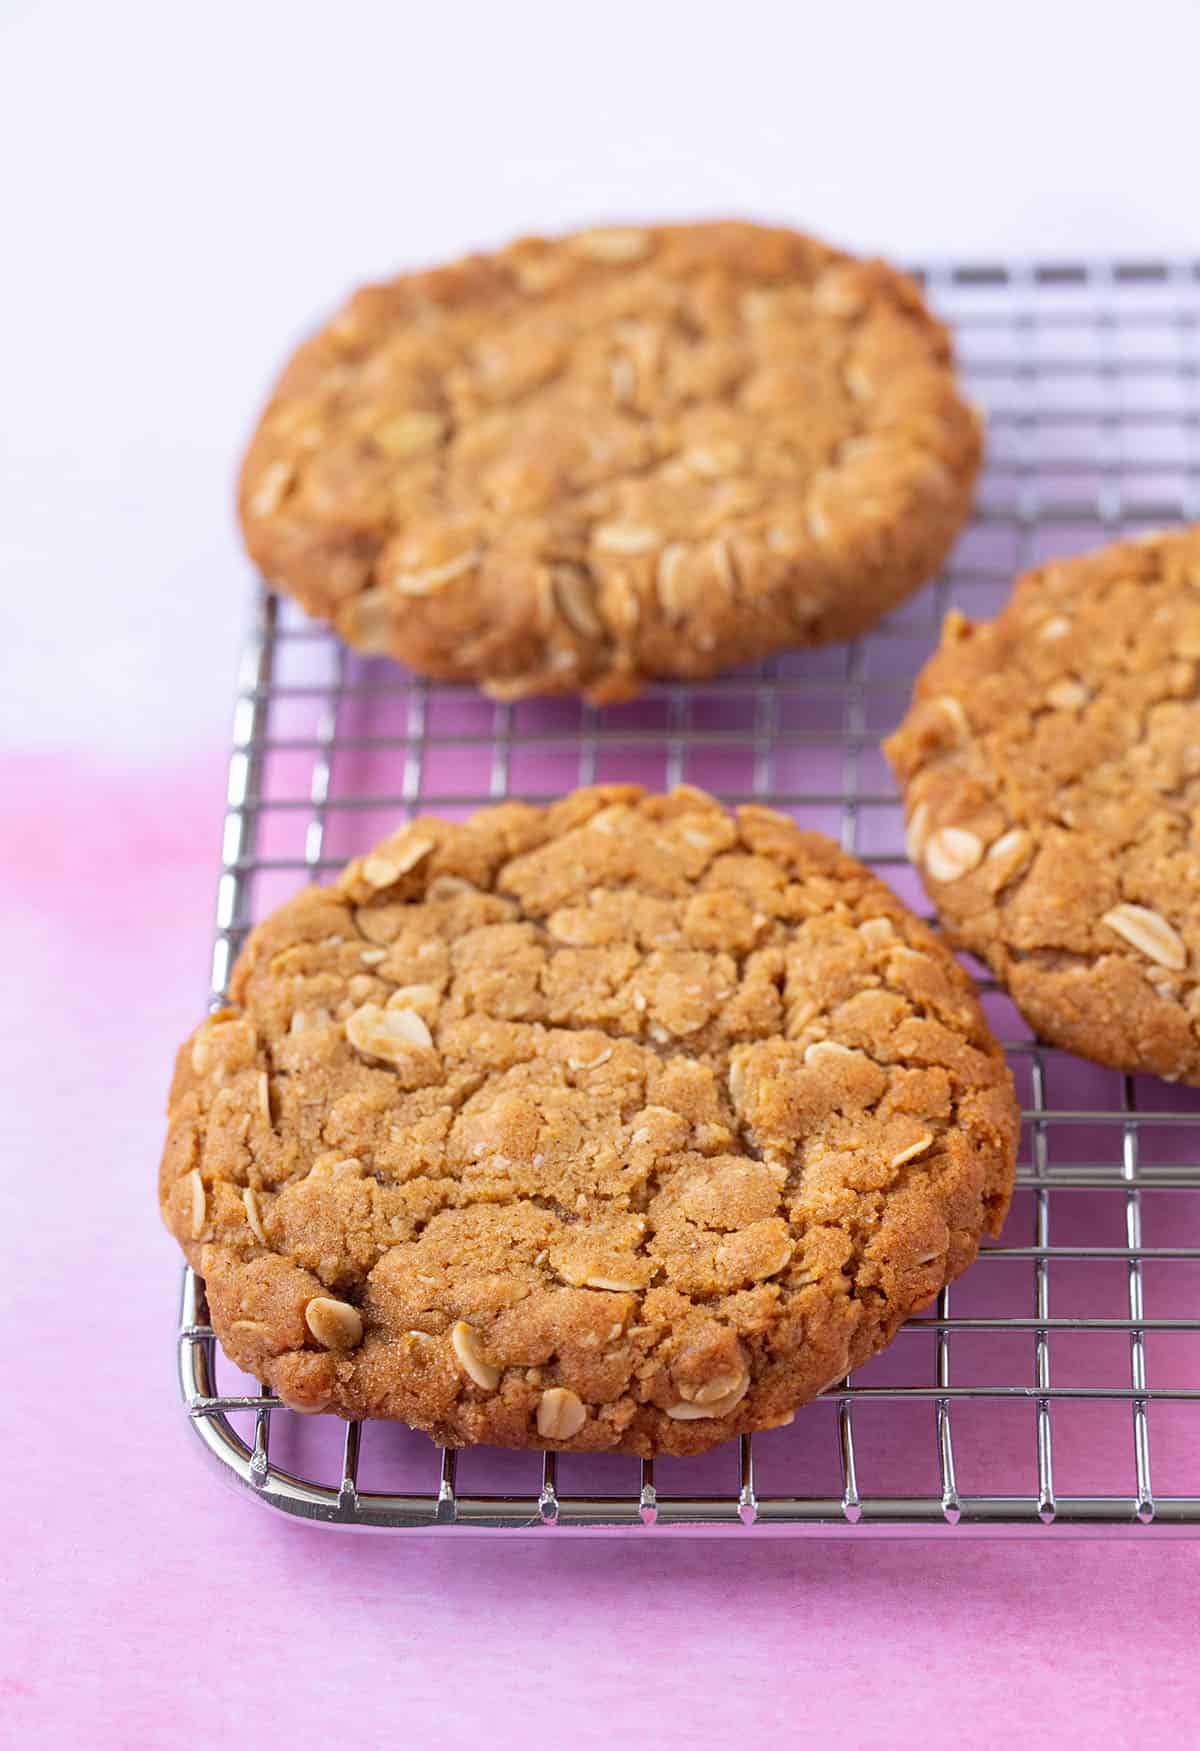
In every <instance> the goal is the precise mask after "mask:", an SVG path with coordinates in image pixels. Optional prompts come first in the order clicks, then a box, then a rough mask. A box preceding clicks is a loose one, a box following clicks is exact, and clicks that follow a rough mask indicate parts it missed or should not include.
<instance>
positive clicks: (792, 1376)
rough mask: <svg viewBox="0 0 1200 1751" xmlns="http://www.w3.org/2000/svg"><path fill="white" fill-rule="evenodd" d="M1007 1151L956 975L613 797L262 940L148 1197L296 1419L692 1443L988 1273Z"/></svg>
mask: <svg viewBox="0 0 1200 1751" xmlns="http://www.w3.org/2000/svg"><path fill="white" fill-rule="evenodd" d="M1016 1131H1017V1114H1016V1109H1015V1105H1014V1100H1013V1092H1012V1086H1011V1080H1010V1078H1009V1075H1008V1072H1007V1069H1006V1067H1005V1064H1004V1061H1003V1058H1002V1056H1001V1053H1000V1050H999V1048H998V1046H997V1045H996V1043H995V1041H994V1040H993V1039H992V1037H991V1035H990V1034H989V1032H988V1030H987V1028H986V1026H985V1024H984V1021H983V1018H982V1015H981V1013H980V1010H979V1005H978V1003H977V1001H976V998H975V995H974V991H973V988H972V986H971V983H970V981H969V979H968V978H967V976H966V974H965V973H964V972H963V971H962V970H961V968H960V967H959V966H958V965H957V963H956V962H955V961H954V960H953V959H952V958H951V956H950V954H949V953H948V951H947V950H946V949H945V948H943V947H942V946H941V945H940V943H939V942H938V941H937V939H936V938H935V937H934V936H933V935H932V934H931V933H930V931H929V930H927V929H926V928H925V926H924V925H922V924H921V923H920V922H919V921H918V920H916V919H915V918H913V917H912V916H911V915H910V914H909V913H908V912H907V911H906V910H905V908H904V907H903V906H902V905H901V904H900V902H899V901H898V900H897V899H896V897H895V896H894V895H893V894H892V893H891V892H890V891H889V890H888V889H887V888H885V887H884V886H883V885H882V884H881V883H880V882H879V881H877V880H876V879H875V878H874V877H873V876H872V875H871V874H870V873H869V872H868V871H867V870H865V869H864V868H862V866H861V865H860V864H858V863H856V862H855V861H854V860H853V859H851V858H849V857H847V856H846V855H845V854H844V853H843V852H842V851H840V850H839V849H838V848H837V847H836V846H835V845H834V844H832V843H831V842H830V841H829V840H827V839H825V838H823V837H821V836H820V835H818V834H813V833H804V832H801V831H799V830H798V829H797V827H796V826H795V825H794V824H793V823H792V822H791V821H790V820H788V819H787V818H786V817H784V816H781V815H777V814H774V813H773V812H772V811H770V810H769V809H763V808H745V809H742V810H740V811H739V812H738V814H737V816H736V818H734V817H731V816H730V815H728V814H727V813H725V811H724V810H723V809H722V808H721V807H720V806H719V805H718V804H717V803H716V802H714V801H713V799H712V798H710V797H708V796H705V795H704V794H703V793H701V792H699V791H695V790H689V789H682V790H677V791H675V792H673V793H672V794H671V795H669V796H666V797H662V796H646V795H645V794H644V793H643V792H642V791H641V790H639V789H637V788H636V787H631V786H610V787H601V788H596V789H589V790H583V791H578V792H576V793H575V794H574V795H572V796H569V797H567V798H565V799H564V800H563V801H561V802H558V803H555V804H554V805H553V806H551V807H549V808H534V807H530V806H527V805H524V804H520V803H507V804H502V805H500V806H498V807H496V808H492V809H488V810H486V811H484V812H483V813H481V814H478V815H476V816H474V817H473V818H472V819H471V820H469V821H466V822H461V823H454V824H451V823H448V822H445V821H440V820H434V819H422V820H417V821H414V822H413V823H412V824H411V825H409V826H406V827H405V828H403V829H402V830H401V831H400V832H399V833H397V834H396V835H395V836H394V837H392V838H391V839H389V840H387V841H385V842H384V844H382V845H381V846H380V847H379V848H378V849H377V850H376V851H374V852H373V853H372V854H371V855H370V856H368V857H365V858H362V859H359V860H357V861H355V862H354V863H352V864H350V866H349V867H348V868H347V869H346V870H345V872H344V873H343V874H342V876H341V877H340V878H339V879H338V880H337V881H336V882H335V883H334V884H333V886H332V887H330V888H326V889H311V890H309V891H308V892H305V893H302V894H300V895H298V896H297V897H296V898H295V899H293V900H291V901H289V902H288V903H287V904H286V905H284V906H282V907H281V908H280V909H279V911H277V912H276V913H275V914H274V915H273V916H272V917H270V918H269V919H268V920H267V921H266V922H265V923H264V924H262V925H260V926H259V927H258V928H257V929H256V930H255V931H254V932H253V934H252V935H251V937H250V939H249V941H248V943H247V946H246V949H245V952H244V953H243V954H242V956H241V958H240V959H239V961H238V964H237V967H236V969H235V972H234V976H233V981H232V987H231V992H230V1006H229V1007H228V1008H227V1009H223V1010H221V1011H219V1012H217V1013H216V1014H214V1015H212V1016H210V1018H209V1019H208V1020H207V1021H205V1022H204V1023H203V1024H202V1026H201V1027H199V1028H198V1029H197V1031H196V1033H195V1034H194V1035H193V1037H192V1038H191V1040H190V1041H189V1042H188V1043H187V1044H186V1045H185V1046H184V1047H183V1049H182V1051H181V1052H180V1054H179V1059H178V1063H177V1067H176V1073H175V1080H174V1084H173V1086H172V1089H171V1096H170V1118H169V1131H168V1137H167V1144H166V1150H165V1153H164V1156H163V1161H162V1171H161V1201H162V1210H163V1214H164V1217H165V1219H166V1222H167V1225H168V1227H169V1228H170V1229H171V1230H172V1232H173V1233H174V1234H175V1236H176V1238H177V1239H178V1240H179V1242H180V1244H181V1245H182V1247H183V1250H184V1252H185V1253H186V1255H187V1257H188V1260H189V1262H190V1263H191V1264H192V1265H193V1266H194V1268H195V1269H196V1270H197V1271H199V1272H200V1274H201V1275H202V1276H203V1277H204V1279H205V1282H206V1284H207V1291H208V1304H209V1308H210V1310H211V1316H212V1322H213V1325H214V1327H215V1329H216V1332H217V1335H218V1336H219V1338H220V1340H221V1342H222V1344H223V1345H224V1347H225V1349H226V1351H227V1352H228V1353H229V1355H230V1356H231V1357H232V1358H233V1360H234V1361H235V1362H236V1363H237V1364H238V1365H239V1366H240V1367H241V1368H243V1369H245V1370H247V1371H248V1372H249V1373H252V1374H255V1375H257V1376H258V1378H259V1379H261V1380H264V1381H267V1382H269V1383H270V1385H271V1386H273V1387H274V1388H275V1389H276V1391H277V1392H278V1393H279V1394H280V1396H281V1397H282V1398H283V1399H284V1400H285V1401H286V1402H287V1403H289V1404H290V1405H293V1406H296V1407H298V1408H300V1409H304V1410H326V1409H328V1410H331V1411H336V1412H338V1413H339V1414H340V1415H342V1416H347V1417H395V1418H400V1419H403V1420H404V1421H405V1422H408V1423H411V1424H413V1425H415V1426H416V1427H417V1428H420V1429H424V1430H426V1431H427V1432H428V1433H429V1434H430V1435H431V1436H432V1437H433V1438H434V1440H436V1441H438V1442H440V1443H443V1444H445V1445H447V1446H459V1445H463V1444H467V1443H472V1442H494V1443H499V1444H502V1445H505V1446H514V1447H524V1446H539V1447H556V1448H557V1447H561V1448H569V1449H571V1450H572V1451H575V1450H585V1451H600V1450H606V1449H615V1450H619V1451H623V1452H632V1453H641V1454H653V1453H697V1452H700V1451H702V1450H703V1449H705V1448H707V1447H710V1446H712V1445H713V1444H714V1443H715V1442H718V1441H722V1440H725V1439H726V1438H727V1437H729V1436H731V1435H736V1434H740V1433H744V1432H745V1431H748V1430H752V1429H761V1428H769V1427H773V1426H775V1425H777V1424H780V1423H785V1422H788V1421H790V1420H791V1416H792V1413H793V1411H794V1410H795V1408H796V1406H797V1405H798V1404H800V1403H802V1402H803V1401H804V1400H806V1399H809V1398H812V1397H813V1396H814V1395H815V1394H817V1393H818V1392H820V1391H821V1390H822V1388H824V1387H825V1386H827V1385H828V1384H829V1383H830V1382H831V1381H833V1380H836V1379H838V1378H840V1377H841V1376H842V1375H843V1374H844V1373H845V1372H846V1370H847V1369H848V1368H852V1367H856V1366H857V1365H858V1364H859V1363H861V1362H863V1361H864V1360H865V1359H866V1358H867V1357H868V1356H870V1355H872V1354H873V1353H874V1352H875V1351H876V1350H878V1349H879V1348H880V1347H881V1346H882V1345H884V1344H885V1343H887V1342H888V1340H889V1339H890V1338H891V1337H892V1335H893V1334H894V1332H895V1331H896V1329H897V1327H898V1326H899V1325H900V1323H901V1321H902V1320H903V1319H904V1318H905V1317H906V1315H908V1314H910V1313H911V1312H913V1310H914V1309H916V1308H919V1307H922V1306H924V1305H925V1303H926V1302H928V1301H929V1300H930V1299H931V1298H932V1297H933V1296H934V1295H936V1293H937V1291H938V1290H939V1289H940V1288H941V1287H942V1285H943V1284H944V1283H946V1282H948V1281H949V1280H950V1279H951V1278H952V1277H955V1276H957V1274H958V1273H959V1272H960V1271H961V1270H962V1269H963V1268H964V1267H965V1266H966V1265H967V1264H969V1263H970V1261H971V1260H972V1259H973V1258H974V1256H975V1252H976V1248H977V1245H978V1242H979V1238H980V1235H981V1233H982V1232H983V1231H985V1230H987V1231H989V1232H992V1233H994V1232H996V1231H997V1230H998V1228H999V1226H1000V1223H1001V1221H1002V1220H1003V1217H1004V1212H1005V1209H1006V1207H1007V1204H1008V1199H1009V1195H1010V1191H1011V1187H1012V1178H1013V1154H1014V1147H1015V1138H1016Z"/></svg>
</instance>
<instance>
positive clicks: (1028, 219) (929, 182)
mask: <svg viewBox="0 0 1200 1751" xmlns="http://www.w3.org/2000/svg"><path fill="white" fill-rule="evenodd" d="M1198 164H1200V4H1193V3H1189V0H1183V3H1177V4H1168V3H1167V0H1141V3H1135V0H1121V3H1120V4H1110V3H1105V0H1094V3H1092V4H1076V3H1074V0H1067V3H1060V4H1055V3H1054V0H1042V3H1041V4H1031V3H1029V0H1003V3H1000V0H998V3H996V4H989V5H982V4H977V3H975V0H959V3H957V4H951V3H944V4H933V3H931V0H896V3H894V4H886V3H885V4H879V3H872V0H858V3H856V4H852V5H851V4H838V3H837V0H826V3H825V4H822V5H816V6H808V5H788V4H785V3H784V0H775V3H770V0H725V3H723V4H721V5H712V4H707V3H701V0H693V3H692V4H678V3H676V0H667V3H663V4H654V3H653V0H640V3H639V0H608V3H604V0H590V3H588V4H580V3H579V0H557V3H556V4H540V3H539V4H534V3H530V0H525V3H522V0H507V3H503V4H501V3H499V0H497V3H495V4H490V5H476V4H472V3H471V0H460V3H459V4H457V5H455V4H451V3H448V0H441V4H438V0H425V3H424V4H421V5H416V6H407V5H401V4H394V5H384V4H366V3H362V0H340V3H330V4H327V5H322V6H316V5H309V4H303V3H299V0H295V3H293V4H279V3H276V0H236V3H224V0H216V3H214V4H209V5H205V6H187V7H185V6H184V5H182V4H181V3H179V0H153V3H144V4H137V3H132V0H127V3H121V0H104V3H103V4H90V3H84V0H79V3H77V4H75V5H53V4H40V5H33V4H29V5H26V4H20V3H18V0H0V166H3V169H2V170H0V177H2V178H3V181H4V184H5V189H4V202H3V217H2V220H0V246H2V247H3V269H2V272H0V397H2V401H3V416H2V439H0V442H2V444H3V454H2V456H0V464H2V474H0V582H2V588H3V603H2V612H3V616H4V622H3V625H0V650H2V651H3V656H2V657H0V669H2V673H0V682H2V685H0V734H4V735H6V737H7V739H9V740H10V741H11V742H15V743H18V744H24V745H30V744H53V743H60V744H63V743H73V744H76V745H78V744H81V743H85V744H88V745H89V746H92V747H94V748H96V749H98V750H99V751H100V752H101V753H102V754H105V755H107V754H108V753H110V752H113V753H128V752H129V751H131V750H133V749H135V748H139V747H143V748H146V749H148V750H150V751H152V752H154V753H160V752H164V751H165V752H171V751H172V750H174V749H178V748H181V747H183V746H185V745H189V744H193V743H196V742H198V741H201V740H203V741H204V742H206V743H213V742H215V741H216V740H218V739H219V738H220V737H222V736H223V734H224V732H225V727H226V722H227V718H228V700H229V694H230V689H231V685H232V676H233V665H234V658H235V653H236V647H237V641H238V635H239V631H240V626H241V620H242V612H243V602H244V598H245V590H246V583H247V575H248V574H247V571H246V567H245V565H244V563H243V561H242V560H241V558H240V555H239V551H238V547H237V542H236V539H235V536H234V532H233V525H232V517H231V511H230V500H231V483H232V477H233V473H234V470H235V466H236V462H237V458H238V454H239V450H240V447H241V445H242V443H243V441H244V439H245V437H246V435H247V433H248V429H249V427H250V424H251V422H252V419H253V416H254V412H255V409H256V406H257V404H258V402H259V400H260V398H261V396H262V394H263V392H264V390H265V389H266V387H267V386H268V383H269V380H270V377H271V376H272V374H273V372H274V370H275V369H276V367H277V366H278V364H279V363H280V361H281V358H282V356H283V354H284V353H285V352H286V350H287V348H288V347H289V346H290V344H291V343H292V342H293V341H294V340H295V339H296V338H297V337H298V336H299V335H300V334H301V333H302V332H303V331H304V330H305V329H306V328H307V327H309V326H311V325H312V324H313V323H314V322H315V321H317V320H318V319H319V318H320V317H321V316H322V315H323V314H324V312H325V311H327V310H328V309H329V307H330V306H331V305H332V304H333V303H335V302H336V301H337V300H338V299H339V298H340V297H341V296H342V295H343V293H344V292H345V291H346V290H347V289H348V288H349V287H350V286H351V284H352V283H353V282H354V281H355V280H357V279H359V278H364V277H370V276H373V275H380V274H384V273H387V272H388V271H390V270H393V269H395V268H398V267H401V266H404V265H407V264H416V263H419V262H422V261H426V260H430V259H435V258H437V257H439V256H443V255H451V254H456V253H458V252H460V251H462V250H464V249H466V248H469V247H471V246H473V245H478V244H486V243H490V242H498V241H502V240H503V239H505V238H506V237H507V236H509V235H510V234H512V233H514V232H519V231H527V230H537V229H539V228H547V229H553V228H556V227H567V226H572V225H575V224H579V223H584V222H586V221H589V220H594V219H600V218H639V217H669V216H676V215H689V214H707V213H725V214H745V215H749V216H760V217H764V218H773V219H778V220H783V221H786V222H791V223H795V224H797V225H799V226H801V227H805V228H811V229H813V230H816V231H819V232H822V233H824V234H826V235H828V236H829V237H830V238H832V239H834V240H836V241H839V242H843V243H846V244H848V245H850V246H851V247H855V248H862V249H867V250H872V249H878V250H882V251H886V252H890V253H892V254H894V255H896V256H898V257H900V258H902V259H907V260H912V259H915V258H919V257H921V256H923V255H934V256H941V257H945V256H949V255H957V256H960V257H963V256H966V257H975V258H980V257H984V258H992V259H995V258H996V257H998V256H1004V255H1008V254H1020V255H1038V256H1053V257H1060V258H1061V257H1063V256H1074V255H1079V254H1086V253H1088V252H1092V253H1105V252H1116V253H1121V254H1125V255H1148V254H1156V253H1163V252H1175V253H1182V254H1187V255H1192V256H1194V255H1197V254H1200V226H1198V224H1197V213H1198V212H1200V201H1198V197H1197V186H1196V185H1197V166H1198Z"/></svg>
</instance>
